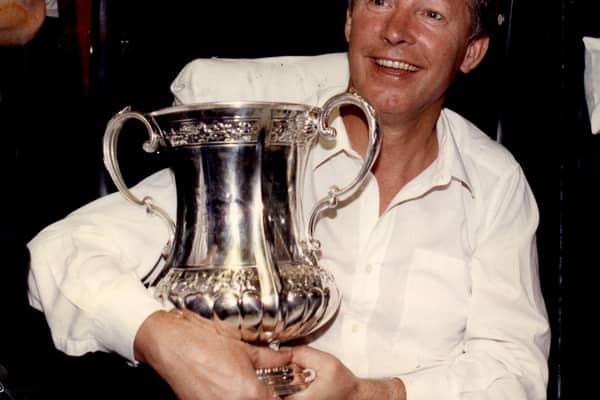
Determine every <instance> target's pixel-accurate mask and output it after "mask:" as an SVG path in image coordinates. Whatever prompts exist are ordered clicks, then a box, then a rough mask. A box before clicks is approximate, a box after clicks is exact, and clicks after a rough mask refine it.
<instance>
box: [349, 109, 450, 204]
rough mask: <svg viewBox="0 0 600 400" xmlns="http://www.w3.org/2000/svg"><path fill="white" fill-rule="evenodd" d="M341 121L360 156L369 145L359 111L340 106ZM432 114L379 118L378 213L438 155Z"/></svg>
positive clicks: (377, 162)
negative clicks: (406, 117)
mask: <svg viewBox="0 0 600 400" xmlns="http://www.w3.org/2000/svg"><path fill="white" fill-rule="evenodd" d="M342 115H343V118H344V125H345V126H346V130H347V132H348V137H349V140H350V144H351V145H352V148H353V149H354V150H356V151H357V152H358V153H359V154H361V155H362V156H363V157H364V156H365V154H366V152H367V147H368V128H367V124H366V121H365V119H364V118H363V117H362V115H361V114H360V113H359V112H355V111H354V110H343V111H342ZM438 117H439V113H438V114H437V115H435V118H433V116H432V117H429V118H427V117H426V118H420V119H418V120H411V121H401V120H400V119H399V118H395V119H394V120H390V119H389V118H388V119H386V118H381V117H380V118H379V123H380V129H381V132H382V134H383V138H382V139H383V140H382V144H381V151H380V153H379V157H378V158H377V161H376V163H375V166H374V167H373V169H372V172H373V174H374V175H375V178H376V179H377V183H378V185H379V194H380V213H383V212H384V211H385V209H386V208H387V206H388V205H389V203H390V202H391V200H392V198H393V197H394V196H395V195H396V193H398V191H400V189H402V187H404V186H405V185H406V184H407V183H408V182H409V181H410V180H412V179H413V178H415V177H416V176H417V175H419V174H420V173H421V172H423V170H425V168H427V167H428V166H429V165H430V164H431V163H432V162H433V161H434V160H435V159H436V157H437V154H438V142H437V131H436V123H437V119H438Z"/></svg>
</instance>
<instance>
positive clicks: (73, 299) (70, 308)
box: [28, 170, 176, 361]
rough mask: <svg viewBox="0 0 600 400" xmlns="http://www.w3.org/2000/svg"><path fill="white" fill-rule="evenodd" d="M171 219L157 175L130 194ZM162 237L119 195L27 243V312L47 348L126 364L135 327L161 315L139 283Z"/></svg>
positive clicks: (167, 185) (162, 230) (172, 204)
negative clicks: (43, 325) (38, 321)
mask: <svg viewBox="0 0 600 400" xmlns="http://www.w3.org/2000/svg"><path fill="white" fill-rule="evenodd" d="M132 192H134V193H135V194H136V195H137V196H140V198H141V197H144V196H150V197H152V199H153V200H154V202H155V204H157V205H159V206H160V207H162V208H164V209H166V210H167V211H168V213H169V214H170V215H171V218H172V216H173V215H174V211H175V208H176V201H175V190H174V185H173V178H172V176H171V174H170V172H169V171H167V170H164V171H160V172H158V173H157V174H155V175H153V176H151V177H149V178H147V179H145V180H144V181H142V182H141V183H140V184H138V185H136V187H134V188H133V189H132ZM168 238H169V231H168V229H167V227H166V224H165V223H164V222H163V221H162V220H161V219H160V218H159V217H157V216H152V215H149V214H147V213H146V210H145V209H144V208H143V207H141V206H136V205H134V204H133V203H130V202H127V201H126V200H125V199H124V197H123V196H121V195H120V194H119V193H114V194H111V195H108V196H105V197H102V198H100V199H98V200H96V201H94V202H92V203H90V204H88V205H86V206H84V207H82V208H81V209H79V210H77V211H75V212H74V213H72V214H71V215H69V216H67V217H66V218H64V219H63V220H60V221H58V222H56V223H54V224H52V225H50V226H49V227H47V228H46V229H44V230H43V231H42V232H40V233H39V234H38V235H37V236H36V237H34V238H33V239H32V240H31V242H29V243H28V249H29V252H30V255H31V263H30V272H29V278H28V286H29V301H30V304H31V305H32V306H33V307H34V308H36V309H38V310H40V311H42V312H43V313H44V315H45V317H46V320H47V321H48V325H49V327H50V330H51V334H52V338H53V341H54V344H55V346H56V347H57V348H58V349H59V350H61V351H63V352H65V353H67V354H69V355H81V354H84V353H87V352H93V351H109V352H116V353H118V354H120V355H121V356H123V357H125V358H126V359H128V360H130V361H135V360H134V356H133V341H134V339H135V335H136V333H137V330H138V328H139V327H140V325H141V324H142V322H143V321H144V320H145V319H146V318H147V317H148V316H149V315H150V314H151V313H153V312H154V311H156V310H159V309H163V308H166V307H167V306H166V305H163V304H162V303H161V302H159V301H158V300H156V299H155V298H154V297H153V295H152V293H151V292H150V291H149V290H148V289H146V288H145V287H144V285H143V284H142V282H141V277H143V276H144V275H145V274H146V273H147V272H148V271H149V270H150V269H151V268H152V267H153V266H154V265H155V264H156V263H157V261H158V260H159V258H160V253H161V251H162V249H163V247H164V246H165V244H166V243H167V241H168Z"/></svg>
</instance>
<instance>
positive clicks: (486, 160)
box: [440, 109, 520, 176]
mask: <svg viewBox="0 0 600 400" xmlns="http://www.w3.org/2000/svg"><path fill="white" fill-rule="evenodd" d="M440 119H441V123H443V124H445V125H446V126H447V128H448V132H449V133H450V136H451V138H452V140H453V141H454V143H455V145H456V148H457V151H458V153H459V156H460V158H461V161H462V162H463V163H464V164H465V166H466V167H467V168H468V169H469V170H473V169H475V170H479V171H485V172H486V173H487V174H491V175H497V176H501V175H505V174H506V173H507V172H508V171H512V172H514V171H515V170H517V169H520V166H519V163H518V162H517V160H516V159H515V158H514V157H513V155H512V154H511V153H510V151H508V149H506V148H505V147H504V146H503V145H502V144H500V143H498V142H496V141H495V140H493V139H492V138H491V137H490V136H489V135H487V134H485V133H484V132H483V131H482V130H481V129H479V128H478V127H477V126H476V125H475V124H473V123H472V122H471V121H469V120H468V119H466V118H465V117H463V116H461V115H460V114H458V113H456V112H455V111H452V110H450V109H444V110H443V111H442V114H441V116H440Z"/></svg>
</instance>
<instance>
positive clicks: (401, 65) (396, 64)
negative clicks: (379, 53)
mask: <svg viewBox="0 0 600 400" xmlns="http://www.w3.org/2000/svg"><path fill="white" fill-rule="evenodd" d="M375 62H376V63H377V65H381V66H382V67H387V68H395V69H403V70H405V71H410V72H415V71H416V70H417V67H415V66H414V65H411V64H407V63H405V62H402V61H393V60H383V59H377V60H375Z"/></svg>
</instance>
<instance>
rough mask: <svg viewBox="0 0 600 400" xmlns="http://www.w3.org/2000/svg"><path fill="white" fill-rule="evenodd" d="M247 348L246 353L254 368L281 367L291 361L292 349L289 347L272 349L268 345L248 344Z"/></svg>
mask: <svg viewBox="0 0 600 400" xmlns="http://www.w3.org/2000/svg"><path fill="white" fill-rule="evenodd" d="M248 348H249V352H248V355H249V357H250V359H251V360H252V363H253V364H254V367H255V368H274V367H281V366H284V365H287V364H289V363H290V362H291V361H292V349H291V348H289V347H282V348H280V349H279V350H273V349H271V348H269V347H257V346H251V345H248Z"/></svg>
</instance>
